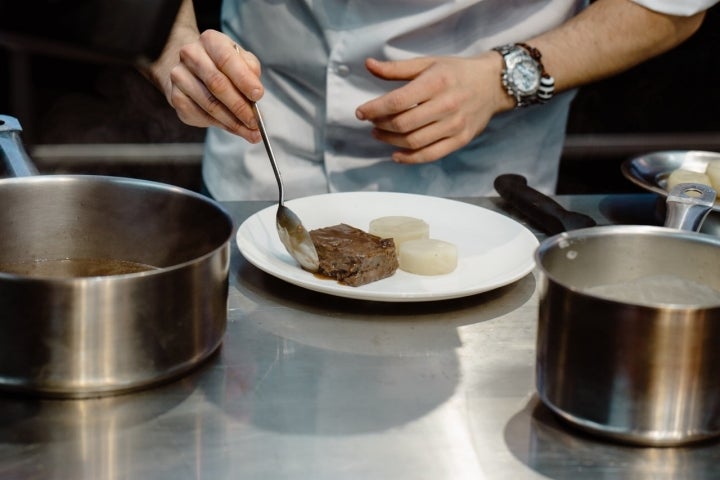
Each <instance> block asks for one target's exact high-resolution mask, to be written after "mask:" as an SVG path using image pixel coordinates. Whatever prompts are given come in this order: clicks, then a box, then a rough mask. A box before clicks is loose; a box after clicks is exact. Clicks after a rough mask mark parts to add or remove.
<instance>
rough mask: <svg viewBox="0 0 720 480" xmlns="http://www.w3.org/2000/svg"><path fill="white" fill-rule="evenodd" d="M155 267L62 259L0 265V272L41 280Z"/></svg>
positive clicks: (119, 272) (113, 273)
mask: <svg viewBox="0 0 720 480" xmlns="http://www.w3.org/2000/svg"><path fill="white" fill-rule="evenodd" d="M157 269H158V268H157V267H153V266H150V265H145V264H143V263H137V262H129V261H126V260H113V259H93V258H64V259H60V260H46V259H43V260H35V261H30V262H17V263H0V272H3V273H11V274H14V275H25V276H30V277H43V278H73V277H98V276H108V275H125V274H128V273H138V272H147V271H150V270H157Z"/></svg>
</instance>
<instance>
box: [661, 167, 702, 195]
mask: <svg viewBox="0 0 720 480" xmlns="http://www.w3.org/2000/svg"><path fill="white" fill-rule="evenodd" d="M679 183H701V184H703V185H708V186H710V177H708V176H707V175H706V174H704V173H701V172H693V171H692V170H683V169H682V168H678V169H677V170H673V171H672V172H671V173H670V175H668V178H667V190H668V192H669V191H670V190H672V189H673V187H675V185H677V184H679Z"/></svg>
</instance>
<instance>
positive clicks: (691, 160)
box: [620, 150, 720, 212]
mask: <svg viewBox="0 0 720 480" xmlns="http://www.w3.org/2000/svg"><path fill="white" fill-rule="evenodd" d="M715 160H717V161H720V153H718V152H705V151H700V150H667V151H660V152H652V153H647V154H644V155H640V156H637V157H634V158H631V159H628V160H626V161H625V162H623V164H622V165H621V167H620V169H621V171H622V174H623V175H624V176H625V178H627V179H628V180H630V181H631V182H633V183H634V184H635V185H637V186H639V187H641V188H643V189H645V190H648V191H651V192H655V193H658V194H660V195H662V196H664V197H667V194H668V192H667V177H668V175H670V173H671V172H673V171H674V170H677V169H678V168H684V169H686V170H693V171H696V172H704V171H705V169H706V168H707V165H708V163H710V162H711V161H715ZM712 210H713V212H720V204H719V203H718V202H717V201H716V202H715V206H714V207H713V209H712Z"/></svg>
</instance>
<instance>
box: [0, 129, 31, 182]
mask: <svg viewBox="0 0 720 480" xmlns="http://www.w3.org/2000/svg"><path fill="white" fill-rule="evenodd" d="M21 132H22V127H21V126H20V122H19V121H18V120H17V119H16V118H14V117H10V116H8V115H0V159H2V167H3V168H2V169H0V171H3V170H6V171H7V173H8V174H9V175H10V176H11V177H29V176H31V175H37V173H38V171H37V168H36V167H35V164H34V163H33V161H32V160H31V159H30V156H29V155H28V154H27V151H25V147H24V146H23V143H22V140H21V138H20V133H21Z"/></svg>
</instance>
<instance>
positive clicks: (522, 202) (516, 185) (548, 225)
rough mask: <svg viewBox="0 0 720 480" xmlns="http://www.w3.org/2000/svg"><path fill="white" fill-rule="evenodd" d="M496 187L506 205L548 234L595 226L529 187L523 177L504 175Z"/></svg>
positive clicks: (586, 218)
mask: <svg viewBox="0 0 720 480" xmlns="http://www.w3.org/2000/svg"><path fill="white" fill-rule="evenodd" d="M494 187H495V190H497V192H498V194H500V196H501V197H502V198H503V199H505V201H506V202H508V203H509V204H510V205H511V206H512V207H513V208H515V209H516V210H517V211H518V212H519V213H520V214H521V215H523V216H524V217H525V218H527V219H528V221H529V222H530V223H532V224H533V225H534V226H535V227H537V228H539V229H540V230H542V231H543V232H545V233H546V234H548V235H555V234H557V233H560V232H566V231H569V230H575V229H578V228H586V227H593V226H595V220H593V219H592V218H591V217H589V216H587V215H585V214H582V213H579V212H572V211H569V210H566V209H565V208H564V207H563V206H561V205H560V204H559V203H557V202H556V201H555V200H553V199H552V198H550V197H549V196H547V195H545V194H543V193H541V192H539V191H538V190H535V189H534V188H532V187H530V186H528V183H527V179H526V178H525V177H523V176H522V175H517V174H513V173H506V174H503V175H500V176H498V177H497V178H496V179H495V182H494Z"/></svg>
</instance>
